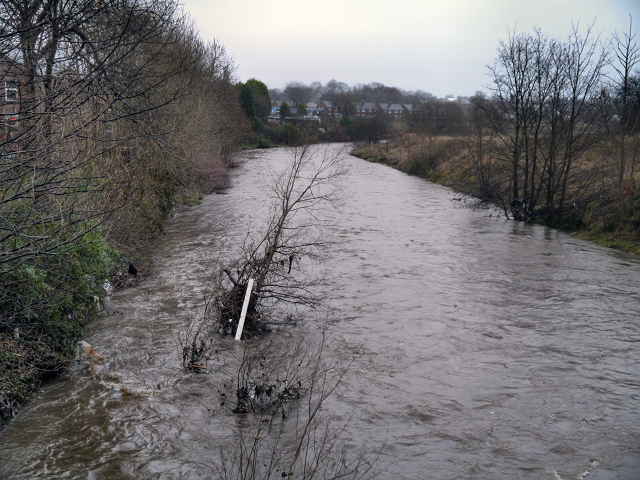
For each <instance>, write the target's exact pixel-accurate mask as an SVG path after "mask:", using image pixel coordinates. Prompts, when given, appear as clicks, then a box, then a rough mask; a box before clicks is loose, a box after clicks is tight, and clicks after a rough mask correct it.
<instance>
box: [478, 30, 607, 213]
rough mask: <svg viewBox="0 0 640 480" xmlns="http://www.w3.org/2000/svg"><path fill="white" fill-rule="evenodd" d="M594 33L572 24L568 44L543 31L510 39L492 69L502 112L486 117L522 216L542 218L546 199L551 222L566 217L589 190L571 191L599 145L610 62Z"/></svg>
mask: <svg viewBox="0 0 640 480" xmlns="http://www.w3.org/2000/svg"><path fill="white" fill-rule="evenodd" d="M592 29H593V27H592V26H590V27H588V28H587V31H586V33H585V35H582V34H580V32H579V30H578V27H574V30H573V32H572V34H571V36H570V38H569V40H568V41H567V42H566V43H562V42H560V41H558V40H554V39H551V40H550V39H548V38H546V37H545V36H544V35H542V33H541V32H540V31H536V32H535V35H533V36H531V35H517V36H516V35H511V36H510V37H509V41H508V42H507V43H502V44H501V46H500V49H499V51H498V59H497V61H496V63H495V64H494V65H493V66H492V67H490V69H491V72H492V75H493V77H494V84H493V87H492V88H493V98H492V102H493V104H494V105H495V106H496V108H495V109H488V110H487V112H488V113H490V116H489V117H488V118H489V120H490V121H491V125H492V128H493V129H494V131H495V132H496V134H497V138H498V139H499V141H500V143H501V144H502V147H503V148H502V155H503V157H502V158H503V161H504V162H505V164H506V166H508V167H507V168H509V170H510V179H509V183H510V195H509V198H508V202H509V204H510V206H511V211H512V214H513V216H514V218H516V219H519V220H524V221H529V220H530V219H531V218H533V217H534V216H536V215H537V213H536V208H537V206H538V204H539V201H540V199H541V198H542V199H544V200H545V201H546V205H545V206H544V211H543V212H542V214H543V215H544V216H545V218H546V219H547V220H549V221H550V220H552V219H556V220H557V219H560V218H561V216H562V213H563V207H564V205H565V202H566V199H567V198H568V196H569V195H571V196H572V198H573V199H574V201H575V200H576V199H577V198H579V196H580V194H581V192H584V185H585V183H582V184H581V186H578V188H577V189H575V190H574V191H572V192H569V185H570V183H569V178H571V176H572V174H573V172H574V170H575V166H576V162H577V161H578V160H579V159H580V157H581V156H582V155H583V154H584V152H585V151H587V150H588V149H589V148H590V147H592V146H593V145H594V144H595V143H596V142H598V141H599V140H600V136H599V134H600V133H601V131H600V126H599V117H600V109H601V105H602V102H600V101H599V99H598V96H599V94H600V91H601V87H602V80H603V68H604V66H605V65H606V62H607V52H606V50H605V49H600V47H599V43H598V39H597V38H595V37H594V36H593V34H592ZM574 183H575V182H574ZM557 197H559V198H557Z"/></svg>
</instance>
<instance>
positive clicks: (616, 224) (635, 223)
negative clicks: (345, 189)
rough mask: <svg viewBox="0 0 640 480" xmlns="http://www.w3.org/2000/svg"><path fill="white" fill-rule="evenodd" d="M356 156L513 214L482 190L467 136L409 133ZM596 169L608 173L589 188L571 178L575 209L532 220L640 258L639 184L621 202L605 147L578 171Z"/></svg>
mask: <svg viewBox="0 0 640 480" xmlns="http://www.w3.org/2000/svg"><path fill="white" fill-rule="evenodd" d="M351 153H352V155H354V156H356V157H359V158H363V159H365V160H368V161H371V162H377V163H383V164H385V165H389V166H390V167H393V168H396V169H398V170H400V171H402V172H405V173H408V174H410V175H416V176H419V177H421V178H424V179H426V180H429V181H432V182H434V183H439V184H441V185H445V186H448V187H450V188H452V189H454V190H456V191H458V192H461V193H464V194H467V195H471V196H474V197H476V198H478V200H479V201H485V202H492V203H494V204H496V205H497V206H499V207H500V208H506V210H507V212H508V211H509V201H508V198H499V196H498V195H489V194H487V192H486V191H483V189H482V185H481V182H480V181H479V180H478V178H477V176H476V169H474V168H473V165H472V162H471V161H470V156H469V144H468V142H467V140H466V139H465V138H464V137H438V138H436V139H434V140H433V141H432V142H431V143H429V142H428V141H427V140H425V139H420V138H416V137H411V136H410V135H405V136H403V137H402V138H399V139H397V140H393V141H389V142H387V143H382V144H374V145H368V144H367V145H359V146H357V147H356V148H355V149H354V150H353V151H352V152H351ZM595 166H601V171H602V172H604V173H603V174H602V175H600V176H599V177H598V178H596V179H592V180H591V183H590V184H589V185H588V186H587V187H585V186H584V184H580V185H578V182H584V180H583V179H584V177H581V176H580V175H575V176H573V177H571V178H572V180H573V181H574V182H576V183H575V184H574V185H569V189H568V190H569V191H570V192H575V193H574V197H572V198H570V201H569V202H567V203H568V204H569V205H570V208H568V209H566V211H565V213H564V215H563V217H562V218H561V219H554V221H543V220H542V219H541V218H538V219H535V218H533V219H531V220H530V221H531V222H532V223H543V224H547V225H549V226H551V227H554V228H560V229H564V230H567V231H570V232H572V234H573V235H575V236H577V237H579V238H583V239H587V240H590V241H593V242H596V243H599V244H601V245H605V246H607V247H610V248H615V249H619V250H622V251H625V252H628V253H631V254H633V255H636V256H640V187H639V186H638V185H640V183H639V182H637V181H636V180H635V179H633V178H631V179H630V180H629V181H628V182H626V183H625V186H624V192H623V198H622V201H621V199H620V192H619V189H618V188H616V178H615V177H614V175H613V173H614V172H615V159H614V158H613V156H612V155H611V149H609V148H607V146H606V145H604V146H603V145H600V146H598V148H594V149H592V150H591V151H589V152H587V154H585V156H584V159H583V161H582V163H581V164H580V166H579V168H581V169H582V170H584V171H587V170H588V171H593V170H594V169H595V168H594V167H595ZM494 168H495V169H496V170H498V169H499V168H501V166H500V165H499V164H497V165H496V166H495V167H494ZM598 168H599V167H598ZM541 208H544V207H541Z"/></svg>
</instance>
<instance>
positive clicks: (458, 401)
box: [0, 149, 640, 480]
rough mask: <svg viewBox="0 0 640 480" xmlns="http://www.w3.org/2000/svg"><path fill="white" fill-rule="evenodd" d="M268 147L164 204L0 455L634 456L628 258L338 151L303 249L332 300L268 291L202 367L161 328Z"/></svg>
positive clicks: (70, 467) (552, 466) (274, 463)
mask: <svg viewBox="0 0 640 480" xmlns="http://www.w3.org/2000/svg"><path fill="white" fill-rule="evenodd" d="M287 158H288V155H287V153H286V151H285V150H282V149H273V150H268V151H266V152H261V153H255V152H254V153H251V154H248V155H247V157H246V158H245V159H243V160H241V161H240V166H239V168H237V169H235V170H233V171H232V172H231V182H232V185H233V186H232V188H231V189H230V190H229V191H228V193H226V194H222V195H211V196H208V197H205V198H204V199H203V201H202V204H201V205H199V206H197V207H192V208H187V207H181V208H178V209H176V210H174V212H173V218H172V219H171V220H170V221H169V222H168V224H167V226H166V229H165V233H164V235H162V236H160V237H158V240H157V242H156V243H155V247H154V253H153V268H152V271H151V272H150V273H149V274H148V276H147V277H146V278H145V279H144V281H143V282H141V283H140V284H139V285H138V286H135V287H132V288H129V289H126V290H122V291H117V292H115V293H113V294H112V295H111V297H110V298H109V299H108V301H107V303H106V305H105V310H104V311H103V312H102V313H101V315H100V317H99V318H98V319H97V320H96V321H95V322H93V323H91V324H90V325H89V327H88V332H87V335H86V338H85V340H86V342H87V343H88V344H89V345H90V346H91V347H92V348H93V349H94V351H95V353H96V355H98V356H100V357H105V358H95V359H91V358H89V359H87V358H85V357H84V356H82V357H81V358H80V360H79V361H78V362H77V363H76V364H75V365H74V368H73V369H72V370H71V371H70V372H69V374H68V375H66V376H64V377H63V378H60V379H58V380H55V381H53V382H51V383H49V384H47V385H45V387H44V388H42V389H41V390H40V391H39V393H38V394H37V395H36V396H35V397H34V398H33V399H32V400H31V401H29V402H28V403H27V405H26V407H25V409H24V411H23V413H22V414H21V415H19V416H18V417H17V418H15V419H14V420H13V421H12V422H11V423H10V424H9V425H8V427H7V428H6V429H5V430H3V431H2V432H1V433H0V458H2V461H1V462H0V477H2V478H16V479H27V478H29V479H32V478H52V477H68V478H104V479H107V478H135V479H160V478H162V479H178V478H189V479H196V478H201V479H206V478H286V477H287V476H288V475H289V474H290V469H289V467H290V465H291V464H292V463H291V461H292V459H293V458H294V457H295V456H296V452H297V453H298V458H300V455H299V453H300V452H301V451H305V452H308V453H309V455H308V456H307V459H308V460H309V461H310V459H311V457H313V458H314V459H319V461H318V462H316V464H317V465H321V466H322V469H318V470H317V471H316V472H315V475H316V477H313V476H312V475H311V472H310V471H309V470H308V469H307V470H305V469H304V468H301V467H300V468H298V467H296V469H295V472H294V473H293V474H292V475H291V476H290V478H332V475H333V476H337V473H336V472H343V473H345V472H346V473H349V472H351V473H350V474H351V476H352V477H355V478H367V477H371V476H372V475H374V474H375V473H379V474H380V475H379V477H378V478H406V479H412V478H439V479H451V480H453V479H458V478H478V479H487V480H489V479H496V478H505V479H506V478H530V479H541V478H542V479H549V480H557V479H558V478H562V479H569V478H576V477H578V478H584V477H585V476H586V475H587V474H591V475H593V476H594V478H611V479H613V478H617V479H632V478H634V477H635V475H636V474H637V471H638V469H639V468H640V416H639V415H638V413H637V399H638V395H639V394H640V377H639V375H638V371H637V365H638V363H640V349H639V348H638V345H639V342H640V325H639V324H638V321H637V319H638V318H639V317H640V294H639V292H638V288H637V286H638V284H639V281H640V263H639V262H638V260H637V259H634V258H632V257H629V256H626V255H625V254H622V253H619V252H616V251H613V250H608V249H606V248H603V247H599V246H597V245H593V244H590V243H588V242H584V241H581V240H578V239H575V238H572V237H571V236H569V235H567V234H565V233H562V232H559V231H557V230H553V229H551V228H548V227H545V226H540V225H529V224H524V223H520V222H514V221H509V220H505V219H504V216H503V215H501V214H500V212H499V211H492V210H474V209H471V208H468V207H467V206H466V205H465V201H464V199H461V200H459V201H455V200H456V199H459V198H460V196H459V194H454V193H453V192H451V191H450V190H448V189H447V188H444V187H442V186H438V185H434V184H432V183H429V182H426V181H424V180H422V179H419V178H417V177H412V176H408V175H406V174H404V173H402V172H399V171H397V170H394V169H390V168H388V167H386V166H384V165H380V164H376V163H370V162H366V161H364V160H360V159H356V158H354V157H347V158H346V159H345V164H346V166H348V167H349V173H348V174H347V176H346V184H345V187H344V189H343V191H342V196H343V203H342V206H341V209H340V213H339V215H337V216H334V217H333V218H331V221H330V222H326V225H327V228H328V229H329V230H328V233H329V234H330V235H331V236H332V237H333V238H334V240H336V241H338V242H339V243H338V245H337V246H335V248H332V249H331V252H330V253H328V254H327V255H326V256H324V258H323V264H322V265H321V266H313V268H314V269H318V271H320V272H321V273H322V278H323V279H324V282H320V283H318V284H317V285H315V286H314V287H313V293H314V294H315V295H316V296H317V297H321V298H323V299H324V300H325V303H326V304H328V305H329V306H330V310H329V311H326V310H320V311H319V312H320V313H313V311H312V310H310V309H309V308H308V307H305V306H300V307H298V308H296V307H286V306H284V307H279V308H276V309H275V310H273V311H271V312H270V315H269V318H268V320H269V322H270V323H269V324H270V327H271V333H269V334H267V335H263V336H261V337H259V338H255V339H251V340H247V341H245V340H243V341H238V342H236V341H235V340H234V339H233V337H228V336H222V335H218V336H216V337H215V347H214V349H213V350H212V352H211V353H212V354H211V357H210V359H209V361H208V363H207V370H208V374H205V375H203V374H195V373H190V372H188V371H185V370H184V368H183V366H182V350H181V346H180V342H179V335H180V332H181V331H182V329H183V328H184V326H185V325H186V324H188V322H189V321H190V320H191V319H192V318H193V315H194V313H197V312H199V311H201V309H202V305H203V302H204V299H205V298H206V296H207V294H208V292H209V291H208V290H207V285H208V284H207V281H208V280H209V279H210V277H211V273H212V272H213V271H214V269H216V268H219V265H220V263H221V262H222V263H224V262H228V261H231V260H233V259H235V258H237V256H238V252H239V251H240V249H241V246H242V245H243V242H244V240H245V238H246V235H247V231H248V230H249V229H254V230H255V229H257V230H259V229H260V227H261V226H263V225H264V222H266V219H268V218H269V205H270V203H269V202H268V201H267V199H268V198H269V196H268V193H267V191H266V189H265V188H264V185H265V182H264V179H265V176H268V175H267V174H268V172H269V171H270V170H271V169H272V168H275V167H277V166H278V165H282V164H284V162H286V161H287ZM287 268H288V266H287ZM299 268H312V267H311V264H308V265H300V266H299ZM282 372H285V373H282ZM321 381H322V383H321ZM270 388H272V390H271V391H270V392H269V391H268V390H269V389H270ZM238 392H242V393H241V394H240V395H238ZM269 394H271V395H269ZM241 397H242V398H244V399H245V406H247V405H250V406H251V405H252V408H246V409H244V410H246V411H247V412H248V413H234V412H233V411H234V409H238V407H239V406H242V404H241V402H240V399H241ZM297 397H300V398H297ZM247 398H248V399H249V402H248V403H247V402H246V399H247ZM276 398H278V399H279V400H278V401H277V402H271V401H270V399H276ZM319 401H320V403H318V402H319ZM251 402H253V404H251ZM261 405H262V406H264V408H261ZM254 406H255V407H256V408H253V407H254ZM318 406H321V408H316V407H318ZM237 411H243V409H240V410H237ZM305 425H310V426H313V431H314V432H315V433H314V435H315V436H314V437H311V438H313V439H314V440H313V442H309V444H308V445H311V444H313V445H315V447H314V448H315V450H309V449H306V450H304V449H305V448H307V447H305V445H301V444H300V443H299V442H298V441H297V439H299V437H297V436H296V434H297V433H299V432H300V431H302V430H301V428H304V426H305ZM338 434H339V435H338ZM307 438H310V437H307ZM308 445H307V446H308ZM329 447H330V448H329ZM310 452H315V454H316V455H315V456H313V455H311V453H310ZM252 455H253V456H252ZM343 460H344V461H343ZM243 465H244V466H245V469H244V470H243V467H242V466H243ZM247 465H250V466H252V468H253V470H251V471H249V470H247V469H246V466H247ZM298 465H301V464H300V463H298ZM242 475H244V476H242ZM252 475H253V476H252ZM580 476H582V477H580Z"/></svg>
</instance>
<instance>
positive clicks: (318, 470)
mask: <svg viewBox="0 0 640 480" xmlns="http://www.w3.org/2000/svg"><path fill="white" fill-rule="evenodd" d="M326 336H327V332H326V327H325V328H323V329H322V331H321V332H320V335H319V339H318V341H317V342H315V341H312V339H311V338H308V337H307V338H305V337H301V338H299V339H298V340H297V341H292V340H291V339H290V338H287V339H281V340H280V341H277V340H275V339H272V340H271V341H269V342H267V343H266V344H256V345H250V344H245V349H244V352H243V357H242V360H241V363H240V366H239V368H238V374H237V380H236V382H227V385H228V386H230V387H231V388H229V389H228V391H227V392H226V394H225V398H229V397H231V396H232V395H233V391H229V390H233V389H235V390H236V391H235V393H236V407H235V408H234V410H233V411H234V412H238V413H245V414H249V415H251V416H250V417H249V422H247V423H248V424H247V425H245V426H240V427H239V429H238V431H237V433H236V436H235V438H234V441H233V442H232V443H231V444H230V445H228V446H226V447H223V448H221V452H220V460H221V461H220V467H219V472H218V473H219V476H220V478H223V479H226V480H232V479H234V480H235V479H241V478H242V479H268V478H273V476H274V475H276V476H277V477H278V478H291V479H293V478H299V479H308V480H310V479H337V478H349V479H357V478H366V477H367V476H372V475H371V473H372V468H373V466H374V464H375V462H376V460H377V458H378V456H379V453H378V452H373V453H372V452H366V453H365V452H350V453H348V452H347V451H346V450H345V449H344V448H342V444H341V436H342V434H343V433H344V427H345V425H336V424H335V422H334V420H333V419H332V417H331V416H330V415H329V416H327V415H326V414H324V413H323V406H324V405H325V404H326V401H327V399H328V398H329V397H330V396H331V395H332V394H333V393H334V392H335V391H336V390H338V389H339V388H340V386H341V382H342V379H343V378H344V375H345V374H346V373H347V371H348V369H349V366H350V364H351V362H352V361H353V359H351V360H345V362H344V363H343V362H342V361H340V360H338V359H335V358H334V359H332V360H330V361H327V359H326V358H325V355H324V349H325V342H326V338H327V337H326Z"/></svg>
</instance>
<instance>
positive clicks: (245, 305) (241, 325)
mask: <svg viewBox="0 0 640 480" xmlns="http://www.w3.org/2000/svg"><path fill="white" fill-rule="evenodd" d="M252 288H253V278H250V279H249V283H247V293H245V294H244V303H243V304H242V312H241V313H240V321H239V322H238V330H237V331H236V340H240V337H241V336H242V329H243V328H244V317H246V316H247V309H248V308H249V299H250V298H251V289H252Z"/></svg>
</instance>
